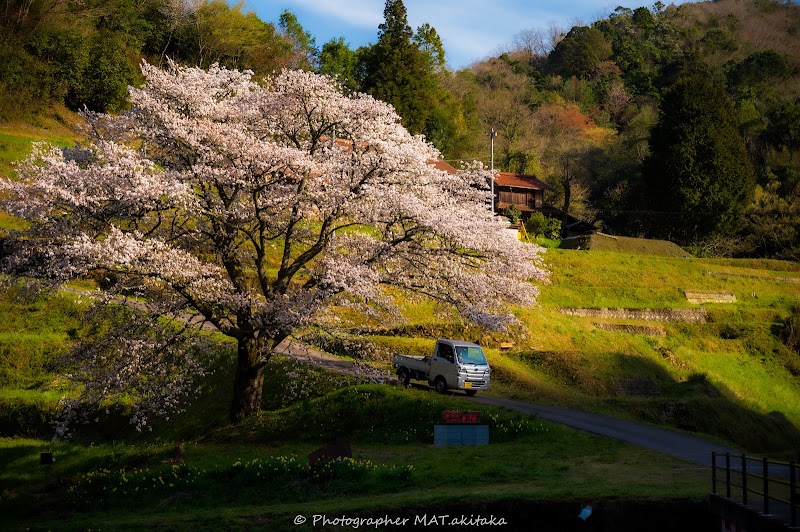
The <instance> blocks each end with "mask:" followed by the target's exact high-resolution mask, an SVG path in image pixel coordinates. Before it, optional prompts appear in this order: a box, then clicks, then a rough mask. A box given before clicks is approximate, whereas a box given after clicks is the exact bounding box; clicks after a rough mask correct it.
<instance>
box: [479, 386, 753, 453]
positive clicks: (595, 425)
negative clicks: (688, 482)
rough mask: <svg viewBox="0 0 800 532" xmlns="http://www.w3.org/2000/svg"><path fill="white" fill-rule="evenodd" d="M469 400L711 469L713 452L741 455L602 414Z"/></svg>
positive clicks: (485, 399) (497, 400)
mask: <svg viewBox="0 0 800 532" xmlns="http://www.w3.org/2000/svg"><path fill="white" fill-rule="evenodd" d="M472 400H473V401H475V402H478V403H482V404H487V405H494V406H501V407H505V408H509V409H511V410H516V411H518V412H526V413H536V414H538V415H539V417H541V418H542V419H546V420H548V421H552V422H555V423H560V424H562V425H566V426H568V427H572V428H575V429H580V430H585V431H587V432H591V433H592V434H598V435H600V436H606V437H609V438H614V439H615V440H620V441H624V442H627V443H632V444H633V445H638V446H639V447H645V448H647V449H653V450H655V451H659V452H661V453H664V454H666V455H669V456H674V457H675V458H681V459H683V460H687V461H689V462H694V463H696V464H701V465H704V466H711V452H712V451H717V452H721V453H725V452H730V453H731V454H736V455H740V454H741V453H742V451H741V450H738V449H733V448H731V447H725V446H724V445H720V444H719V443H715V442H712V441H709V440H704V439H702V438H698V437H696V436H691V435H688V434H683V433H680V432H675V431H671V430H667V429H661V428H658V427H652V426H650V425H644V424H640V423H635V422H632V421H626V420H623V419H619V418H615V417H611V416H606V415H601V414H592V413H588V412H580V411H577V410H570V409H567V408H561V407H558V406H548V405H542V404H538V403H530V402H527V401H516V400H513V399H504V398H502V397H490V396H488V395H483V396H482V395H476V396H475V397H473V398H472Z"/></svg>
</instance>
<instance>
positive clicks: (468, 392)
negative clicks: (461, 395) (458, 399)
mask: <svg viewBox="0 0 800 532" xmlns="http://www.w3.org/2000/svg"><path fill="white" fill-rule="evenodd" d="M464 392H465V393H466V394H467V396H469V397H472V396H473V395H475V394H476V393H478V390H464Z"/></svg>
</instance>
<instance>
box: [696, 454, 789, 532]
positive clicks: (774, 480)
mask: <svg viewBox="0 0 800 532" xmlns="http://www.w3.org/2000/svg"><path fill="white" fill-rule="evenodd" d="M799 479H800V466H798V464H797V463H796V462H794V461H791V462H789V463H786V462H778V461H775V460H768V459H766V458H753V457H750V456H747V455H745V454H741V455H731V454H730V453H724V454H720V453H716V452H712V453H711V491H712V493H714V494H715V495H719V496H724V497H725V498H727V499H730V500H735V501H737V502H739V503H741V504H742V505H744V506H747V507H750V508H752V509H754V510H756V511H758V512H759V513H761V514H763V515H766V516H770V517H772V518H773V519H774V520H777V521H781V522H783V523H785V524H788V525H789V526H791V527H797V526H798V513H799V512H798V508H800V487H799V486H798V480H799ZM718 487H721V488H723V489H724V494H723V493H719V492H718V491H717V488H718ZM753 496H754V497H753Z"/></svg>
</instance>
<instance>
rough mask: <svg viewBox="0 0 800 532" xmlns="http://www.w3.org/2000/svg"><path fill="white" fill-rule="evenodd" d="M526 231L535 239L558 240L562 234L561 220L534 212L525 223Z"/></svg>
mask: <svg viewBox="0 0 800 532" xmlns="http://www.w3.org/2000/svg"><path fill="white" fill-rule="evenodd" d="M525 230H526V231H528V233H529V234H530V235H532V236H534V237H544V238H553V239H555V238H558V237H559V235H560V234H561V220H556V219H555V218H550V217H549V216H545V215H544V214H542V213H541V212H538V211H537V212H534V213H533V214H531V216H530V218H528V220H527V221H526V222H525Z"/></svg>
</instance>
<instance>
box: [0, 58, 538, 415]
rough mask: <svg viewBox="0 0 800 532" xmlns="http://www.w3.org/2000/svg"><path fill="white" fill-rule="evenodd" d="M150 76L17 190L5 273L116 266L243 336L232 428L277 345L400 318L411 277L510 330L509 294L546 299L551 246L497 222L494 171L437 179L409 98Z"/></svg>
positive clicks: (30, 172)
mask: <svg viewBox="0 0 800 532" xmlns="http://www.w3.org/2000/svg"><path fill="white" fill-rule="evenodd" d="M142 73H143V75H144V78H145V80H146V83H145V85H144V86H143V87H142V88H131V89H130V95H131V104H132V109H131V110H130V111H129V112H127V113H125V114H124V115H122V116H107V115H96V114H91V113H86V114H85V118H86V120H87V123H88V125H89V131H90V132H91V134H90V136H89V140H88V141H87V143H86V144H85V145H83V146H80V147H78V148H75V149H71V150H64V149H59V148H56V147H52V146H45V145H39V146H37V147H36V148H35V149H34V151H33V154H32V155H31V156H30V157H29V158H28V159H27V160H25V161H24V162H22V163H21V164H20V166H19V171H18V178H17V179H16V180H4V181H2V182H0V189H2V197H3V198H4V199H3V208H4V209H5V210H6V211H8V212H10V213H13V214H15V215H17V216H20V217H23V218H25V219H27V220H29V221H30V222H31V225H30V227H29V228H28V229H26V230H25V231H24V234H20V235H18V237H19V238H18V239H17V243H16V245H15V246H14V247H15V249H16V250H17V252H16V253H15V254H14V255H13V256H12V257H11V258H10V260H9V261H7V264H6V267H7V269H9V270H12V271H15V272H17V273H20V274H25V275H32V276H38V277H45V278H48V279H51V280H52V281H54V282H63V281H66V280H68V279H72V278H76V277H80V276H82V275H86V274H87V273H91V272H105V274H108V275H110V274H113V278H114V279H116V280H117V282H118V285H117V288H118V289H125V290H127V291H134V293H139V294H141V295H143V296H146V297H147V300H148V305H149V309H150V310H151V311H152V312H156V313H159V312H166V311H169V312H172V313H174V314H178V313H181V312H184V313H185V312H187V311H191V312H194V313H196V314H198V315H199V316H201V317H202V319H203V320H204V321H205V322H207V323H210V324H213V325H214V326H215V327H216V328H217V329H219V330H220V331H221V332H222V333H224V334H226V335H228V336H230V337H232V338H234V339H236V340H237V342H238V359H237V369H236V379H235V383H234V402H233V405H232V407H231V417H232V419H234V420H239V419H241V418H242V417H244V416H246V415H248V414H250V413H252V412H253V411H255V410H257V409H258V408H259V405H260V403H261V390H262V383H263V368H264V366H265V364H266V363H267V362H268V361H269V358H270V356H271V353H272V351H273V349H274V347H275V346H276V345H277V344H278V343H280V342H281V341H282V340H284V339H285V338H286V337H287V336H288V335H289V334H291V333H292V332H293V331H296V330H298V329H299V328H302V327H306V326H309V325H313V324H315V323H317V322H324V321H326V320H328V318H329V317H330V316H329V314H330V310H329V308H330V305H331V304H334V303H335V304H342V305H350V306H353V305H355V306H357V307H360V308H362V309H365V310H368V311H369V312H375V311H376V309H382V310H383V311H385V312H387V313H390V314H388V315H392V314H391V313H392V312H394V311H395V310H396V309H393V308H392V303H393V299H392V298H391V297H388V295H387V292H386V290H385V288H384V287H386V286H394V287H397V288H399V289H401V290H404V291H407V292H410V293H418V294H424V295H426V296H428V297H431V298H434V299H436V300H438V301H440V302H442V303H445V304H448V305H451V306H452V307H453V308H455V309H457V310H458V311H459V312H460V313H461V315H462V316H463V317H464V318H466V319H469V320H473V321H476V322H478V323H480V324H482V325H485V326H488V327H492V328H503V327H505V326H507V325H509V324H511V323H513V317H512V316H511V314H510V313H509V311H508V308H507V307H506V306H505V305H506V304H507V303H513V304H519V305H530V304H532V303H534V301H535V298H536V295H537V287H536V285H535V284H534V282H536V281H543V280H545V278H546V272H545V270H544V268H543V266H542V259H541V252H542V250H541V248H539V247H537V246H535V245H530V244H523V243H520V242H519V241H518V240H517V239H516V238H515V237H514V235H513V234H511V233H510V232H508V231H505V230H504V229H503V226H502V224H501V223H500V222H498V221H497V219H495V218H493V217H492V216H491V214H490V212H489V211H488V209H487V208H486V207H485V201H486V196H487V190H486V176H487V173H486V172H485V171H484V170H483V169H482V168H481V167H480V165H477V166H475V165H473V166H472V167H471V168H470V169H469V170H464V171H459V172H456V173H448V172H443V171H440V170H437V169H436V168H435V167H434V166H433V165H432V164H430V162H431V161H435V160H437V159H438V158H439V154H438V153H437V152H436V150H435V149H434V148H433V147H432V146H431V145H429V144H428V143H426V141H425V139H424V138H423V137H420V136H412V135H410V134H409V133H408V132H407V131H406V130H405V129H404V128H403V127H402V126H401V124H400V119H399V117H398V116H397V114H396V113H395V111H394V110H393V108H392V107H391V106H389V105H387V104H385V103H383V102H380V101H377V100H375V99H373V98H372V97H370V96H367V95H364V94H354V95H344V94H343V93H342V92H341V91H340V90H339V88H338V87H337V85H336V83H335V82H334V81H333V80H332V79H330V78H327V77H324V76H319V75H315V74H312V73H308V72H300V71H288V70H287V71H283V72H281V73H279V74H277V75H276V76H275V77H274V78H272V79H270V80H267V81H266V82H264V84H259V83H256V82H255V81H254V80H253V79H252V78H251V74H250V73H249V72H237V71H232V70H227V69H225V68H222V67H218V66H216V65H215V66H212V67H211V68H210V69H209V70H207V71H206V70H202V69H198V68H189V67H182V66H178V65H176V64H170V65H169V67H168V68H167V69H166V70H162V69H159V68H157V67H155V66H152V65H149V64H147V63H143V64H142ZM109 278H110V277H109ZM394 315H396V312H395V314H394ZM137 349H138V348H137ZM134 351H135V350H132V353H133V352H134ZM133 358H134V357H133V356H132V357H131V360H130V368H128V369H127V370H126V371H131V372H133V373H135V372H136V371H140V370H141V368H139V367H137V366H136V364H135V363H134V360H133ZM145 417H146V415H145V414H144V413H141V414H140V416H139V421H141V419H143V418H145Z"/></svg>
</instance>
